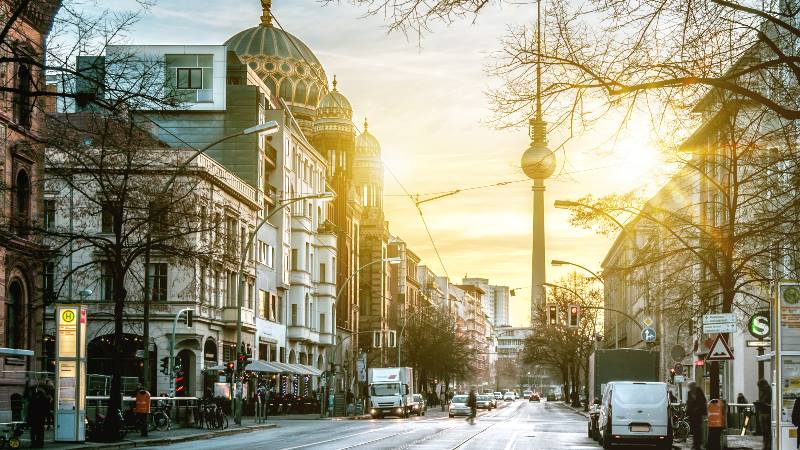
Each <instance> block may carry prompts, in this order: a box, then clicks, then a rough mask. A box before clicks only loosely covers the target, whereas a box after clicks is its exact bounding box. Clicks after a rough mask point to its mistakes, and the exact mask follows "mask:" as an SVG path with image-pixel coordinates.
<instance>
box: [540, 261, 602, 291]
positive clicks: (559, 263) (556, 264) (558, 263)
mask: <svg viewBox="0 0 800 450" xmlns="http://www.w3.org/2000/svg"><path fill="white" fill-rule="evenodd" d="M550 265H551V266H553V267H559V266H575V267H578V268H581V269H583V270H585V271H587V272H589V273H590V274H592V276H593V277H594V278H595V279H596V280H597V281H599V282H600V283H602V284H604V285H605V284H606V283H605V281H603V279H602V278H600V275H598V274H597V273H596V272H594V271H592V270H589V269H588V268H586V267H584V266H582V265H580V264H578V263H574V262H570V261H562V260H560V259H554V260H552V261H550Z"/></svg>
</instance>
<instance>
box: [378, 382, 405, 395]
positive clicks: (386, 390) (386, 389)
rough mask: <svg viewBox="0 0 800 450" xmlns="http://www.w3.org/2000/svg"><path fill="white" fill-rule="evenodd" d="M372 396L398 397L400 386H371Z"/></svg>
mask: <svg viewBox="0 0 800 450" xmlns="http://www.w3.org/2000/svg"><path fill="white" fill-rule="evenodd" d="M372 395H374V396H376V397H384V396H387V395H398V396H399V395H400V385H399V384H398V383H387V384H373V385H372Z"/></svg>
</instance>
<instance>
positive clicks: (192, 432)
mask: <svg viewBox="0 0 800 450" xmlns="http://www.w3.org/2000/svg"><path fill="white" fill-rule="evenodd" d="M276 427H277V425H275V424H274V423H255V419H253V418H252V417H247V418H245V417H243V418H242V425H235V424H233V423H231V425H230V427H228V428H227V429H225V430H204V429H200V428H191V427H186V428H173V429H172V430H169V431H151V432H150V433H149V436H148V437H141V436H139V433H128V435H127V436H126V437H125V439H123V440H122V441H119V442H113V443H106V442H86V443H83V444H80V443H69V442H53V433H54V432H53V430H49V431H45V448H50V449H58V450H78V449H87V448H89V449H125V448H135V447H148V446H155V445H170V444H176V443H178V442H187V441H197V440H205V439H211V438H215V437H219V436H229V435H232V434H240V433H249V432H252V431H259V430H266V429H270V428H276ZM22 447H23V448H26V447H30V434H29V433H28V432H27V431H26V432H25V434H24V435H23V439H22Z"/></svg>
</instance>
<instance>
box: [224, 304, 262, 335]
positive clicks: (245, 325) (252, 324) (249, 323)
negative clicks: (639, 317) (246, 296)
mask: <svg viewBox="0 0 800 450" xmlns="http://www.w3.org/2000/svg"><path fill="white" fill-rule="evenodd" d="M236 309H237V308H235V307H228V308H225V309H224V310H222V321H223V322H225V326H226V327H235V326H236ZM242 329H248V330H255V329H256V314H255V312H254V311H253V310H252V309H247V308H242Z"/></svg>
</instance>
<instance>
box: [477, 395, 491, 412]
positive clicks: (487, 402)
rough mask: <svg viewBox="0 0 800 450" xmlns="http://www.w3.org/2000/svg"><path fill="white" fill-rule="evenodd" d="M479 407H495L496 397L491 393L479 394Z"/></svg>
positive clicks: (489, 408)
mask: <svg viewBox="0 0 800 450" xmlns="http://www.w3.org/2000/svg"><path fill="white" fill-rule="evenodd" d="M476 398H477V407H478V409H488V410H489V411H491V410H492V408H494V405H493V403H494V398H493V397H492V396H489V395H478V396H477V397H476Z"/></svg>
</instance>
